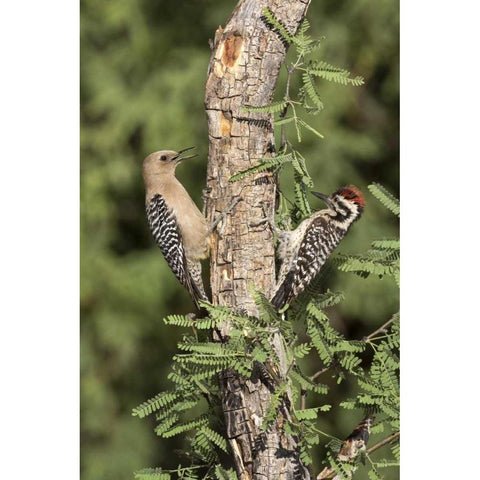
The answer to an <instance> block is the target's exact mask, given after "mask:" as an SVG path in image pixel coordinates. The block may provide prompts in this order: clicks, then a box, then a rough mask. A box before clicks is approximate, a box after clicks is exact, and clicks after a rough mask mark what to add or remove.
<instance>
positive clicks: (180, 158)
mask: <svg viewBox="0 0 480 480" xmlns="http://www.w3.org/2000/svg"><path fill="white" fill-rule="evenodd" d="M193 148H197V147H195V146H193V147H188V148H184V149H183V150H180V151H179V152H178V155H177V156H176V157H175V158H174V159H173V160H176V161H177V163H180V162H183V161H184V160H186V159H187V158H193V157H198V153H194V154H192V155H187V156H182V154H183V153H185V152H188V151H189V150H192V149H193Z"/></svg>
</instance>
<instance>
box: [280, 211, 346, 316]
mask: <svg viewBox="0 0 480 480" xmlns="http://www.w3.org/2000/svg"><path fill="white" fill-rule="evenodd" d="M338 242H339V240H338V237H337V235H336V234H335V232H334V230H332V228H331V227H330V225H329V224H328V222H327V221H326V220H325V219H324V218H323V217H317V218H315V219H313V220H312V223H311V224H310V225H309V227H308V228H307V231H306V233H305V236H304V238H303V239H302V241H301V243H300V247H299V248H298V251H297V252H296V255H295V257H294V259H293V261H292V265H291V268H290V270H289V272H288V273H287V274H286V276H285V278H284V279H283V280H282V279H281V283H280V285H279V286H278V287H277V290H276V292H275V295H274V296H273V298H272V304H273V305H274V306H275V308H277V309H281V308H282V307H283V306H285V305H286V304H287V303H291V302H292V301H293V299H294V298H295V297H297V295H299V294H300V293H301V292H303V290H305V287H306V286H307V285H308V284H309V283H310V282H311V281H312V280H313V279H314V278H315V276H316V275H317V274H318V272H319V271H320V269H321V268H322V266H323V265H324V263H325V262H326V260H327V258H328V257H329V256H330V254H331V253H332V251H333V250H334V249H335V247H336V246H337V245H338Z"/></svg>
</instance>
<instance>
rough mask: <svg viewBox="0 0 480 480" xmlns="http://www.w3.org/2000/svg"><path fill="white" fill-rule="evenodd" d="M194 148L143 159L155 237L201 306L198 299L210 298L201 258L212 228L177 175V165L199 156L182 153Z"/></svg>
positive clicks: (149, 216)
mask: <svg viewBox="0 0 480 480" xmlns="http://www.w3.org/2000/svg"><path fill="white" fill-rule="evenodd" d="M192 148H194V147H190V148H185V149H184V150H180V151H179V152H174V151H171V150H162V151H159V152H154V153H151V154H150V155H149V156H148V157H146V158H145V160H144V161H143V180H144V182H145V190H146V199H145V202H146V210H147V220H148V224H149V227H150V230H151V232H152V235H153V238H154V239H155V242H156V243H157V245H158V246H159V247H160V250H161V251H162V253H163V256H164V257H165V260H166V261H167V263H168V265H169V267H170V268H171V269H172V271H173V273H174V274H175V276H176V277H177V278H178V280H179V281H180V283H181V284H182V285H183V286H184V287H185V288H186V289H187V290H188V292H189V293H190V295H191V296H192V299H193V301H194V302H195V305H196V306H197V307H198V306H199V304H198V302H199V300H208V298H207V296H206V294H205V290H204V288H203V281H202V275H201V274H202V266H201V263H200V260H201V259H203V258H206V257H207V254H208V246H209V236H210V231H209V229H208V227H207V222H206V219H205V217H204V216H203V215H202V213H201V212H200V210H199V209H198V208H197V206H196V205H195V203H194V202H193V200H192V199H191V198H190V196H189V194H188V193H187V191H186V190H185V188H184V187H183V185H182V184H181V183H180V182H179V181H178V180H177V179H176V177H175V169H176V167H177V165H178V164H179V163H180V162H181V161H183V160H186V159H187V158H192V157H195V156H196V154H193V155H187V156H182V154H184V153H185V152H187V151H188V150H191V149H192Z"/></svg>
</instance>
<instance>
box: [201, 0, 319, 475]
mask: <svg viewBox="0 0 480 480" xmlns="http://www.w3.org/2000/svg"><path fill="white" fill-rule="evenodd" d="M309 3H310V0H304V1H301V0H292V1H286V0H240V2H239V3H238V5H237V7H236V8H235V10H234V12H233V14H232V16H231V17H230V19H229V20H228V23H227V25H226V27H225V29H224V30H222V28H221V27H219V28H218V30H217V32H216V36H215V41H214V43H213V45H212V50H213V53H212V58H211V60H210V64H209V71H208V78H207V84H206V97H205V107H206V112H207V117H208V130H209V143H210V144H209V162H208V172H207V191H208V194H207V198H206V202H207V216H208V218H209V219H210V220H213V218H214V217H215V215H216V214H218V213H219V212H221V211H222V210H224V209H225V208H226V207H228V206H229V205H230V204H231V203H233V201H234V199H235V198H236V197H238V196H240V197H241V201H240V202H239V203H238V204H237V205H236V206H235V208H234V209H233V210H232V211H231V212H230V213H229V214H228V215H227V217H226V221H225V222H224V225H222V228H221V235H215V238H214V241H213V245H212V255H211V285H212V300H213V304H214V305H225V306H229V307H231V308H233V309H235V310H237V311H243V312H245V313H248V314H250V315H257V313H258V312H257V309H256V306H255V303H254V300H253V298H252V296H251V295H250V294H249V291H248V287H249V285H250V284H252V285H253V287H254V288H255V289H257V290H261V291H263V292H264V293H265V295H266V296H267V297H269V298H270V297H271V295H272V294H273V288H274V286H275V252H274V244H273V235H272V232H271V230H270V228H268V227H267V226H265V225H260V226H254V225H255V224H256V223H258V222H259V221H260V220H261V219H263V218H265V216H269V217H272V216H273V214H274V209H275V195H276V182H275V177H274V176H273V175H272V174H271V173H270V172H266V173H265V172H263V173H261V174H255V175H252V176H248V177H247V178H246V179H244V180H241V181H238V182H236V183H231V182H229V181H228V180H229V178H230V177H231V176H232V175H234V174H235V173H237V172H239V171H241V170H245V169H247V168H249V167H251V166H253V165H255V164H256V163H258V160H259V159H260V158H265V157H269V156H272V155H274V153H275V139H274V132H273V116H272V115H271V114H258V113H248V112H246V111H245V110H243V109H242V106H246V105H248V106H262V105H266V104H268V103H271V101H272V99H273V94H274V88H275V85H276V82H277V78H278V75H279V71H280V67H281V66H282V63H283V62H284V60H285V55H286V46H285V45H284V44H283V43H282V40H281V38H280V37H279V36H278V34H276V33H275V32H274V31H272V29H271V27H269V26H268V22H265V21H264V20H263V19H262V10H263V9H264V8H269V9H270V10H271V11H272V12H273V14H274V15H275V17H276V18H277V19H278V20H279V21H281V22H282V24H283V25H284V26H285V27H286V28H287V29H288V31H290V32H291V33H295V32H296V30H297V28H298V26H299V25H300V23H301V21H302V19H303V18H304V16H305V14H306V10H307V8H308V5H309ZM222 334H223V335H225V334H228V325H224V326H223V328H222ZM282 340H283V339H282V338H281V336H280V335H279V334H277V336H276V338H275V341H274V344H275V348H276V350H277V352H278V355H279V358H280V359H281V365H280V367H281V370H282V371H281V372H280V374H281V375H282V376H283V375H286V374H287V368H288V366H287V365H286V361H285V351H284V348H283V341H282ZM282 359H283V361H282ZM220 385H221V389H222V402H223V410H224V413H225V420H226V425H227V435H228V438H229V442H230V446H231V449H232V451H233V455H234V459H233V460H234V463H235V468H236V471H237V475H238V477H239V479H241V480H244V479H245V480H248V479H260V478H261V479H293V478H306V479H310V474H309V472H308V470H307V469H306V468H305V467H304V466H303V465H302V464H301V462H300V460H299V455H298V449H297V440H296V439H295V438H293V437H292V436H290V435H286V434H285V433H284V432H283V429H282V421H283V419H284V416H285V415H288V412H287V411H286V409H282V411H281V413H279V415H278V418H277V421H276V423H274V424H273V426H272V427H271V428H270V429H269V430H268V431H267V432H263V431H262V428H261V426H262V421H263V416H264V414H265V412H266V409H267V407H268V404H269V399H270V390H269V389H268V388H267V386H265V385H264V384H263V383H262V382H261V381H260V380H258V379H256V380H255V379H253V378H252V379H244V378H242V377H240V376H238V375H237V374H236V373H235V372H233V371H228V372H224V373H223V374H222V375H221V376H220Z"/></svg>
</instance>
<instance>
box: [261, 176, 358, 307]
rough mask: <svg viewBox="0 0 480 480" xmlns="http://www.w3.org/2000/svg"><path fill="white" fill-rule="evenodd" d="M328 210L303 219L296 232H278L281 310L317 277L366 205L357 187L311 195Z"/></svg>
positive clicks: (275, 300) (274, 300)
mask: <svg viewBox="0 0 480 480" xmlns="http://www.w3.org/2000/svg"><path fill="white" fill-rule="evenodd" d="M312 194H313V195H315V196H316V197H318V198H320V199H322V200H323V201H324V202H325V203H326V204H327V207H328V208H326V209H324V210H319V211H317V212H315V213H314V214H313V215H311V216H310V217H309V218H307V219H305V220H303V222H301V223H300V225H298V227H297V228H296V229H295V230H292V231H284V230H280V229H278V228H277V227H276V226H275V225H274V224H273V223H272V222H271V221H270V225H271V227H272V229H273V230H274V231H275V233H276V234H277V236H278V239H279V247H278V255H279V257H280V259H281V260H282V265H281V267H280V271H279V278H278V282H277V287H276V289H275V294H274V295H273V298H272V304H273V305H274V306H275V308H277V309H279V310H281V309H283V307H284V306H285V305H287V304H290V303H291V302H292V301H293V300H294V299H295V298H296V297H297V296H298V295H299V294H300V293H301V292H303V290H305V288H306V287H307V286H308V285H309V284H310V282H311V281H312V280H313V279H314V278H315V276H316V275H317V274H318V272H319V271H320V269H321V268H322V266H323V265H324V263H325V262H326V260H327V258H328V257H329V256H330V255H331V253H332V252H333V250H334V249H335V247H336V246H337V245H338V244H339V243H340V241H341V240H342V238H343V237H344V236H345V235H346V233H347V232H348V230H349V228H350V227H351V226H352V224H353V222H355V221H356V220H358V219H359V218H360V215H361V214H362V212H363V208H364V206H365V199H364V197H363V194H362V192H361V191H360V190H359V189H358V188H357V187H355V186H353V185H349V186H346V187H342V188H339V189H338V190H337V191H336V192H334V193H332V195H330V196H327V195H324V194H323V193H318V192H312Z"/></svg>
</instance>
